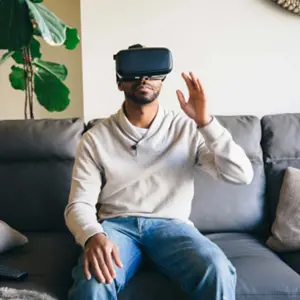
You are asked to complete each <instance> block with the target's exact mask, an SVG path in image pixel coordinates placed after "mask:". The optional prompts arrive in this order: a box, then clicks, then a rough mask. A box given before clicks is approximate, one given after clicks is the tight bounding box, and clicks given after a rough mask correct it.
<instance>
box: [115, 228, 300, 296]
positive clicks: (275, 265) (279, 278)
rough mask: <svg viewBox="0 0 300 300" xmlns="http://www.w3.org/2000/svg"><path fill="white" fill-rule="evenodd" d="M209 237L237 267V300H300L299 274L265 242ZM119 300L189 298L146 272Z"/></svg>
mask: <svg viewBox="0 0 300 300" xmlns="http://www.w3.org/2000/svg"><path fill="white" fill-rule="evenodd" d="M207 236H208V237H209V238H210V239H211V240H212V241H213V242H215V243H216V244H217V245H219V247H220V248H221V249H222V250H223V251H224V252H225V254H226V255H227V257H228V258H229V259H230V260H231V261H232V263H233V265H234V266H235V267H236V270H237V274H238V281H237V289H236V294H237V297H236V299H237V300H260V299H262V300H288V299H300V277H299V275H298V274H297V273H296V272H295V271H293V270H292V269H291V268H290V267H289V266H287V265H286V264H285V263H284V262H283V261H282V260H281V259H280V258H279V257H278V256H277V255H276V254H275V253H273V252H272V251H271V250H269V249H268V248H266V247H265V246H264V242H263V240H258V239H256V238H255V237H253V236H250V235H248V234H243V233H217V234H210V235H207ZM145 291H147V293H146V294H145ZM119 299H120V300H135V299H137V300H139V299H143V300H144V299H146V300H148V299H149V300H169V299H170V300H173V299H182V300H183V299H187V298H186V297H185V296H184V295H183V294H182V293H181V292H180V291H179V290H178V287H177V286H176V285H174V283H172V282H171V281H170V280H168V279H166V278H164V277H163V276H161V275H157V274H155V273H153V271H143V272H141V273H140V274H138V275H137V276H136V277H134V278H133V279H132V281H131V282H130V283H129V285H128V287H127V288H126V289H125V290H124V291H123V292H122V293H121V294H120V297H119Z"/></svg>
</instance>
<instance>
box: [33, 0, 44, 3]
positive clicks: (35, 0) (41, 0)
mask: <svg viewBox="0 0 300 300" xmlns="http://www.w3.org/2000/svg"><path fill="white" fill-rule="evenodd" d="M30 1H31V2H33V3H42V2H43V0H30Z"/></svg>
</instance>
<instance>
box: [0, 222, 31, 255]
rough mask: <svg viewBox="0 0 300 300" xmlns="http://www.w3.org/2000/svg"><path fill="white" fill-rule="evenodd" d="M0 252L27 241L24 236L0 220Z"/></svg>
mask: <svg viewBox="0 0 300 300" xmlns="http://www.w3.org/2000/svg"><path fill="white" fill-rule="evenodd" d="M0 236H1V239H0V253H3V252H5V251H8V250H10V249H12V248H14V247H17V246H22V245H24V244H26V243H28V239H27V237H26V236H24V235H23V234H21V233H20V232H18V231H17V230H15V229H13V228H12V227H10V226H9V225H8V224H6V223H5V222H3V221H1V220H0Z"/></svg>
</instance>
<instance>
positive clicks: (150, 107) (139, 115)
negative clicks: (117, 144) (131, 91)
mask: <svg viewBox="0 0 300 300" xmlns="http://www.w3.org/2000/svg"><path fill="white" fill-rule="evenodd" d="M157 111H158V100H154V101H153V102H151V103H149V104H145V105H137V104H135V103H133V102H132V101H130V100H127V99H126V100H125V102H124V113H125V115H126V117H127V119H128V120H129V122H130V123H131V124H132V125H134V126H137V127H141V128H149V127H150V125H151V123H152V122H153V120H154V118H155V116H156V114H157Z"/></svg>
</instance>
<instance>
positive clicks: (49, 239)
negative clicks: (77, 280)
mask: <svg viewBox="0 0 300 300" xmlns="http://www.w3.org/2000/svg"><path fill="white" fill-rule="evenodd" d="M26 236H27V237H28V240H29V243H28V244H26V245H25V246H23V247H21V248H18V249H14V250H11V251H8V252H6V253H4V254H1V255H0V264H3V265H7V266H10V267H13V268H16V269H20V270H24V271H27V272H28V277H27V279H26V280H25V281H23V282H15V281H3V280H1V281H0V287H5V286H7V287H12V288H18V289H32V290H36V291H39V292H45V293H48V294H49V295H51V296H53V297H57V299H59V300H65V299H67V294H68V290H69V289H70V287H71V285H72V277H71V271H72V268H73V267H74V266H75V265H76V263H77V260H78V256H79V254H80V248H79V247H78V246H76V245H75V243H74V239H73V237H71V235H70V234H68V233H26Z"/></svg>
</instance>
